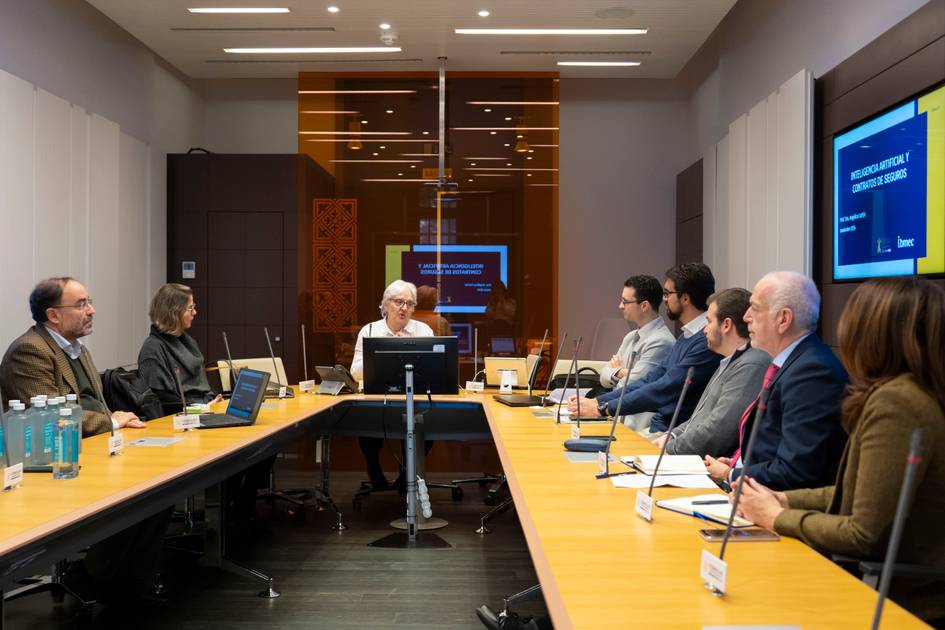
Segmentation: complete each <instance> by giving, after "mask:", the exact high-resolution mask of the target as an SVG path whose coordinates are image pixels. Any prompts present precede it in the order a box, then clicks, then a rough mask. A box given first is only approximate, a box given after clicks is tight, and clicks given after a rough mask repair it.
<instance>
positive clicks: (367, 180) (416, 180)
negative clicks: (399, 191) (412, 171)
mask: <svg viewBox="0 0 945 630" xmlns="http://www.w3.org/2000/svg"><path fill="white" fill-rule="evenodd" d="M361 181H362V182H424V183H426V182H438V181H440V180H438V179H397V178H392V179H391V178H388V179H384V178H369V179H362V180H361Z"/></svg>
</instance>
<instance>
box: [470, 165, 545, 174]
mask: <svg viewBox="0 0 945 630" xmlns="http://www.w3.org/2000/svg"><path fill="white" fill-rule="evenodd" d="M466 170H467V171H548V172H552V173H557V172H558V169H556V168H532V167H530V166H529V167H528V168H522V167H512V168H509V167H506V166H480V167H479V168H467V169H466Z"/></svg>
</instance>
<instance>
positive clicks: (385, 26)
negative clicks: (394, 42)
mask: <svg viewBox="0 0 945 630" xmlns="http://www.w3.org/2000/svg"><path fill="white" fill-rule="evenodd" d="M377 26H378V27H379V28H380V29H381V30H382V31H388V30H390V24H388V23H387V22H381V23H380V24H378V25H377Z"/></svg>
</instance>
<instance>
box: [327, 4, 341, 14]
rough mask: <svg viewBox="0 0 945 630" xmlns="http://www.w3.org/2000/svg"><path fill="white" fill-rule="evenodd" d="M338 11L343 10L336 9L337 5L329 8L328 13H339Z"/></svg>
mask: <svg viewBox="0 0 945 630" xmlns="http://www.w3.org/2000/svg"><path fill="white" fill-rule="evenodd" d="M338 11H341V9H339V8H338V7H336V6H335V5H331V6H330V7H328V12H329V13H338Z"/></svg>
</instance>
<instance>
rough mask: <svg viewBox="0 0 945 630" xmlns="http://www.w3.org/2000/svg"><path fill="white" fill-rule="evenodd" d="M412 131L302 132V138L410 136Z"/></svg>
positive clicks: (300, 133)
mask: <svg viewBox="0 0 945 630" xmlns="http://www.w3.org/2000/svg"><path fill="white" fill-rule="evenodd" d="M411 133H412V132H410V131H300V132H299V135H300V136H385V135H389V136H409V135H410V134H411Z"/></svg>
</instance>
